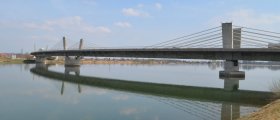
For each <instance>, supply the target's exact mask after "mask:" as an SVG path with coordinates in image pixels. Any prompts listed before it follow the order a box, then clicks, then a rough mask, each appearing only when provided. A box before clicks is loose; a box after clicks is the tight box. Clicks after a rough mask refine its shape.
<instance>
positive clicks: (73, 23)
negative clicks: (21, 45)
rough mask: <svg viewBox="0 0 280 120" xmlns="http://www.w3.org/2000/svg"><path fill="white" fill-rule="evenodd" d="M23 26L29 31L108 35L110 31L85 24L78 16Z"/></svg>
mask: <svg viewBox="0 0 280 120" xmlns="http://www.w3.org/2000/svg"><path fill="white" fill-rule="evenodd" d="M23 26H24V27H25V28H29V29H40V30H46V31H58V30H65V31H77V32H85V33H87V34H90V33H110V32H111V30H110V29H109V28H107V27H105V26H96V27H93V26H91V25H89V24H87V23H86V22H85V21H83V19H82V18H81V17H80V16H73V17H66V18H60V19H55V20H46V21H45V22H43V23H24V24H23Z"/></svg>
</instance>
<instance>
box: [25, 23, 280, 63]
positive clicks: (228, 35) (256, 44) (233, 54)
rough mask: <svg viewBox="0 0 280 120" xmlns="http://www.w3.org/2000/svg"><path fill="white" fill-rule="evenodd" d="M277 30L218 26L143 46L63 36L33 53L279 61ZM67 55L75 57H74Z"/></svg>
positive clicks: (40, 57) (40, 58)
mask: <svg viewBox="0 0 280 120" xmlns="http://www.w3.org/2000/svg"><path fill="white" fill-rule="evenodd" d="M278 48H280V33H276V32H271V31H267V30H261V29H255V28H248V27H242V26H235V25H232V23H222V25H221V26H218V27H214V28H210V29H207V30H203V31H200V32H197V33H193V34H189V35H186V36H182V37H178V38H175V39H171V40H168V41H164V42H160V43H157V44H154V45H149V46H142V47H133V48H126V47H119V48H108V47H107V48H106V47H98V46H96V45H93V46H89V47H84V44H83V40H82V39H81V40H80V42H79V43H76V44H74V45H72V46H71V47H69V48H68V47H67V44H66V39H65V37H64V38H63V41H62V42H61V41H60V42H59V43H58V44H56V45H55V47H54V48H52V49H50V50H45V51H36V52H32V53H31V54H32V55H35V56H36V61H37V62H43V61H44V60H45V58H46V57H49V56H66V57H65V65H79V61H80V58H81V56H95V57H136V58H175V59H210V60H230V61H233V62H235V63H236V62H237V61H238V60H261V61H280V49H278ZM70 56H75V57H74V58H73V57H72V58H71V57H70Z"/></svg>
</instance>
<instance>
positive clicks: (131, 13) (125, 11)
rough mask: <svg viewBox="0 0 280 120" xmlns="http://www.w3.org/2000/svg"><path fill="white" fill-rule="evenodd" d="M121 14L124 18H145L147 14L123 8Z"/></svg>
mask: <svg viewBox="0 0 280 120" xmlns="http://www.w3.org/2000/svg"><path fill="white" fill-rule="evenodd" d="M122 13H123V14H124V15H126V16H135V17H147V16H149V14H148V13H145V12H142V11H139V10H136V9H133V8H123V9H122Z"/></svg>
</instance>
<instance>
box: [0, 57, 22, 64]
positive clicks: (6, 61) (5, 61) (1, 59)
mask: <svg viewBox="0 0 280 120" xmlns="http://www.w3.org/2000/svg"><path fill="white" fill-rule="evenodd" d="M23 60H24V59H11V58H5V57H0V64H22V63H23Z"/></svg>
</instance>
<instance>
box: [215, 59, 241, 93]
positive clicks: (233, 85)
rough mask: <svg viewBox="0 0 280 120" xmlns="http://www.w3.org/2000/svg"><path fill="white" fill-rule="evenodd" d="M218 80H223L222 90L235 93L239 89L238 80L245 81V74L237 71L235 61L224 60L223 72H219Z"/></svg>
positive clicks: (237, 66)
mask: <svg viewBox="0 0 280 120" xmlns="http://www.w3.org/2000/svg"><path fill="white" fill-rule="evenodd" d="M219 78H220V79H224V90H226V91H235V90H238V88H239V80H244V79H245V72H244V71H239V65H238V61H237V60H234V61H231V60H226V61H225V62H224V71H220V72H219Z"/></svg>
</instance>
